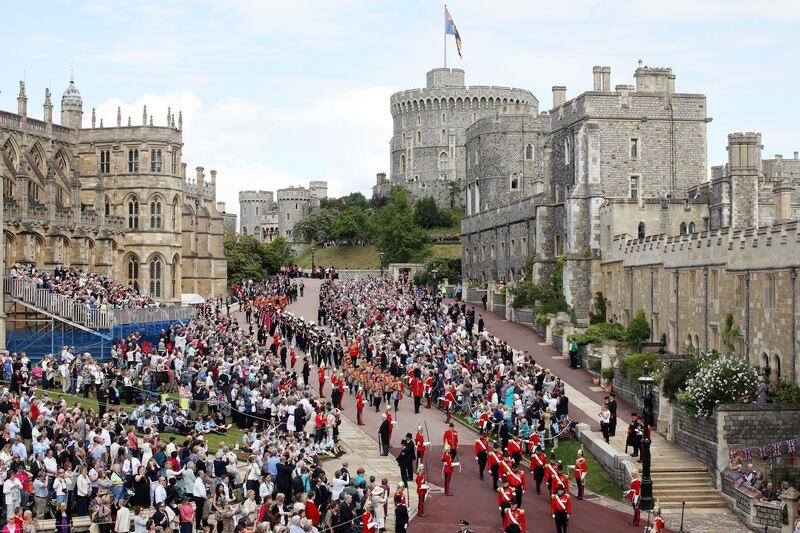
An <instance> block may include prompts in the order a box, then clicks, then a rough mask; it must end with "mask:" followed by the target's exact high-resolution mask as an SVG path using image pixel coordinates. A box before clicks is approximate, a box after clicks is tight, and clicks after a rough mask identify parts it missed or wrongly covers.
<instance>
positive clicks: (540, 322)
mask: <svg viewBox="0 0 800 533" xmlns="http://www.w3.org/2000/svg"><path fill="white" fill-rule="evenodd" d="M549 323H550V319H549V318H547V315H536V325H537V326H539V327H542V328H544V327H547V324H549Z"/></svg>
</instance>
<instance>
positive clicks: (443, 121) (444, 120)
mask: <svg viewBox="0 0 800 533" xmlns="http://www.w3.org/2000/svg"><path fill="white" fill-rule="evenodd" d="M445 122H447V118H446V117H445V115H444V113H442V124H444V123H445Z"/></svg>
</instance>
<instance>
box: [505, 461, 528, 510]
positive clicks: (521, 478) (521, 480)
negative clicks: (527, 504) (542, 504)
mask: <svg viewBox="0 0 800 533" xmlns="http://www.w3.org/2000/svg"><path fill="white" fill-rule="evenodd" d="M508 482H509V484H510V485H511V486H512V487H513V488H514V496H515V499H516V501H517V505H519V506H520V507H522V495H523V494H525V491H526V490H528V482H527V480H526V479H525V472H523V471H522V469H521V468H517V469H516V470H514V471H513V472H509V474H508Z"/></svg>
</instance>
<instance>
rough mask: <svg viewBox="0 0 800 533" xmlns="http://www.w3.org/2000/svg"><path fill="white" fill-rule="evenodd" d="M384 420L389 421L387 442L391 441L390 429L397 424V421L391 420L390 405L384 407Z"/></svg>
mask: <svg viewBox="0 0 800 533" xmlns="http://www.w3.org/2000/svg"><path fill="white" fill-rule="evenodd" d="M386 420H388V421H389V442H391V441H392V430H393V429H394V426H396V425H397V422H395V421H394V420H392V408H391V407H387V408H386Z"/></svg>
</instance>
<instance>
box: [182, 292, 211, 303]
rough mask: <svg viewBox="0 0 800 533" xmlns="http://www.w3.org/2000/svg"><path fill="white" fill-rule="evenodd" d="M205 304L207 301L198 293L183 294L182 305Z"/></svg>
mask: <svg viewBox="0 0 800 533" xmlns="http://www.w3.org/2000/svg"><path fill="white" fill-rule="evenodd" d="M204 303H206V299H205V298H203V297H202V296H200V295H199V294H197V293H194V292H190V293H184V294H181V305H202V304H204Z"/></svg>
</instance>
